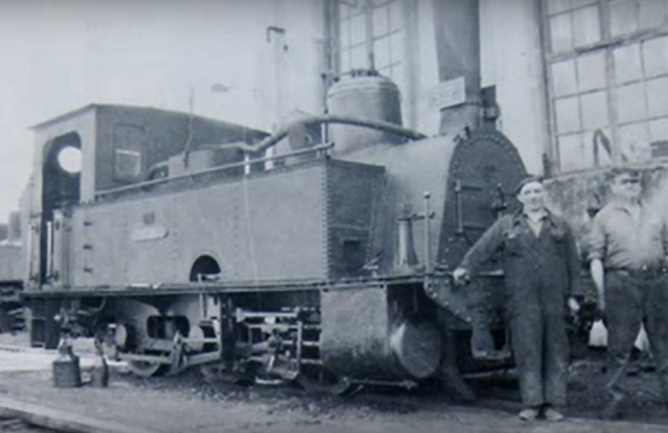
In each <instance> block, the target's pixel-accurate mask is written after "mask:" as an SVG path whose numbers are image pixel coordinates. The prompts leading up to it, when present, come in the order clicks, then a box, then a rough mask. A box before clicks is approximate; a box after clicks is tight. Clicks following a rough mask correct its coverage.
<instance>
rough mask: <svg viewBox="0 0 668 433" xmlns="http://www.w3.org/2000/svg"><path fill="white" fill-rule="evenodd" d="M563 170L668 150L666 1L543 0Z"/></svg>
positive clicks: (556, 143) (556, 152) (555, 135)
mask: <svg viewBox="0 0 668 433" xmlns="http://www.w3.org/2000/svg"><path fill="white" fill-rule="evenodd" d="M543 6H544V7H543V14H544V18H545V19H544V24H545V29H546V31H545V32H544V34H545V36H546V38H545V39H546V40H545V61H546V69H547V74H548V81H549V86H548V93H549V99H550V108H551V118H552V119H551V120H552V126H553V128H552V129H553V149H554V152H553V155H554V157H555V160H556V161H557V162H558V168H559V169H560V170H561V171H562V172H566V171H574V170H580V169H586V168H590V167H594V166H605V165H609V164H611V163H612V162H643V161H648V160H649V159H651V158H653V157H660V156H668V60H666V59H668V0H543Z"/></svg>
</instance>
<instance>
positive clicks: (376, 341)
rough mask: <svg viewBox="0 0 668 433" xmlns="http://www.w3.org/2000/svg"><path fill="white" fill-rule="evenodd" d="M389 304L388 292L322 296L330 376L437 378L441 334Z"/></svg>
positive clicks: (325, 356) (349, 290)
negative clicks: (334, 374)
mask: <svg viewBox="0 0 668 433" xmlns="http://www.w3.org/2000/svg"><path fill="white" fill-rule="evenodd" d="M406 289H407V290H410V289H409V288H406ZM388 299H389V298H388V288H387V287H385V286H375V287H369V286H366V287H359V288H345V289H341V290H329V291H327V292H325V293H323V294H322V297H321V303H322V304H321V305H322V331H321V336H320V353H321V358H322V361H323V365H324V366H325V367H326V368H327V369H328V370H331V371H333V372H335V373H337V374H339V375H341V376H347V377H351V378H355V377H360V378H369V379H377V380H405V379H424V378H427V377H430V376H432V375H434V374H435V373H436V372H437V370H438V367H439V365H440V361H441V354H442V342H441V336H440V332H439V331H438V329H437V328H436V327H435V326H434V325H433V324H432V323H431V322H430V321H429V320H427V319H424V320H419V321H418V320H412V319H408V318H407V317H404V315H403V314H402V313H401V311H396V309H395V308H394V306H393V305H391V303H390V302H389V301H388Z"/></svg>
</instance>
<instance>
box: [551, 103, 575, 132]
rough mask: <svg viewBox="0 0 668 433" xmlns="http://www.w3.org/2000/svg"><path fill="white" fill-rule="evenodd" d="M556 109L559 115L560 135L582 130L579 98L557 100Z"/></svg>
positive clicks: (558, 128)
mask: <svg viewBox="0 0 668 433" xmlns="http://www.w3.org/2000/svg"><path fill="white" fill-rule="evenodd" d="M554 108H555V112H556V115H557V131H558V132H559V133H560V134H563V133H565V132H574V131H579V130H580V128H581V126H580V106H579V104H578V98H577V97H572V98H564V99H557V100H555V101H554Z"/></svg>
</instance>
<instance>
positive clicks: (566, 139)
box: [557, 134, 585, 171]
mask: <svg viewBox="0 0 668 433" xmlns="http://www.w3.org/2000/svg"><path fill="white" fill-rule="evenodd" d="M557 140H558V141H559V162H560V165H561V169H562V170H563V171H571V170H579V169H582V168H585V166H584V160H585V158H584V152H583V150H584V149H583V146H582V141H581V139H580V134H570V135H564V136H561V137H559V138H558V139H557Z"/></svg>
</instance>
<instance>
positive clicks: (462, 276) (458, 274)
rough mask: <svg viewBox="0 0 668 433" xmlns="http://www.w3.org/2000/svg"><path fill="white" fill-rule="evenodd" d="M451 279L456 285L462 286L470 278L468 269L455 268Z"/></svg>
mask: <svg viewBox="0 0 668 433" xmlns="http://www.w3.org/2000/svg"><path fill="white" fill-rule="evenodd" d="M452 279H453V280H454V281H455V284H456V285H458V286H463V285H464V284H466V283H468V282H469V280H470V276H469V271H467V270H466V269H464V268H457V269H455V270H454V271H453V272H452Z"/></svg>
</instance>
